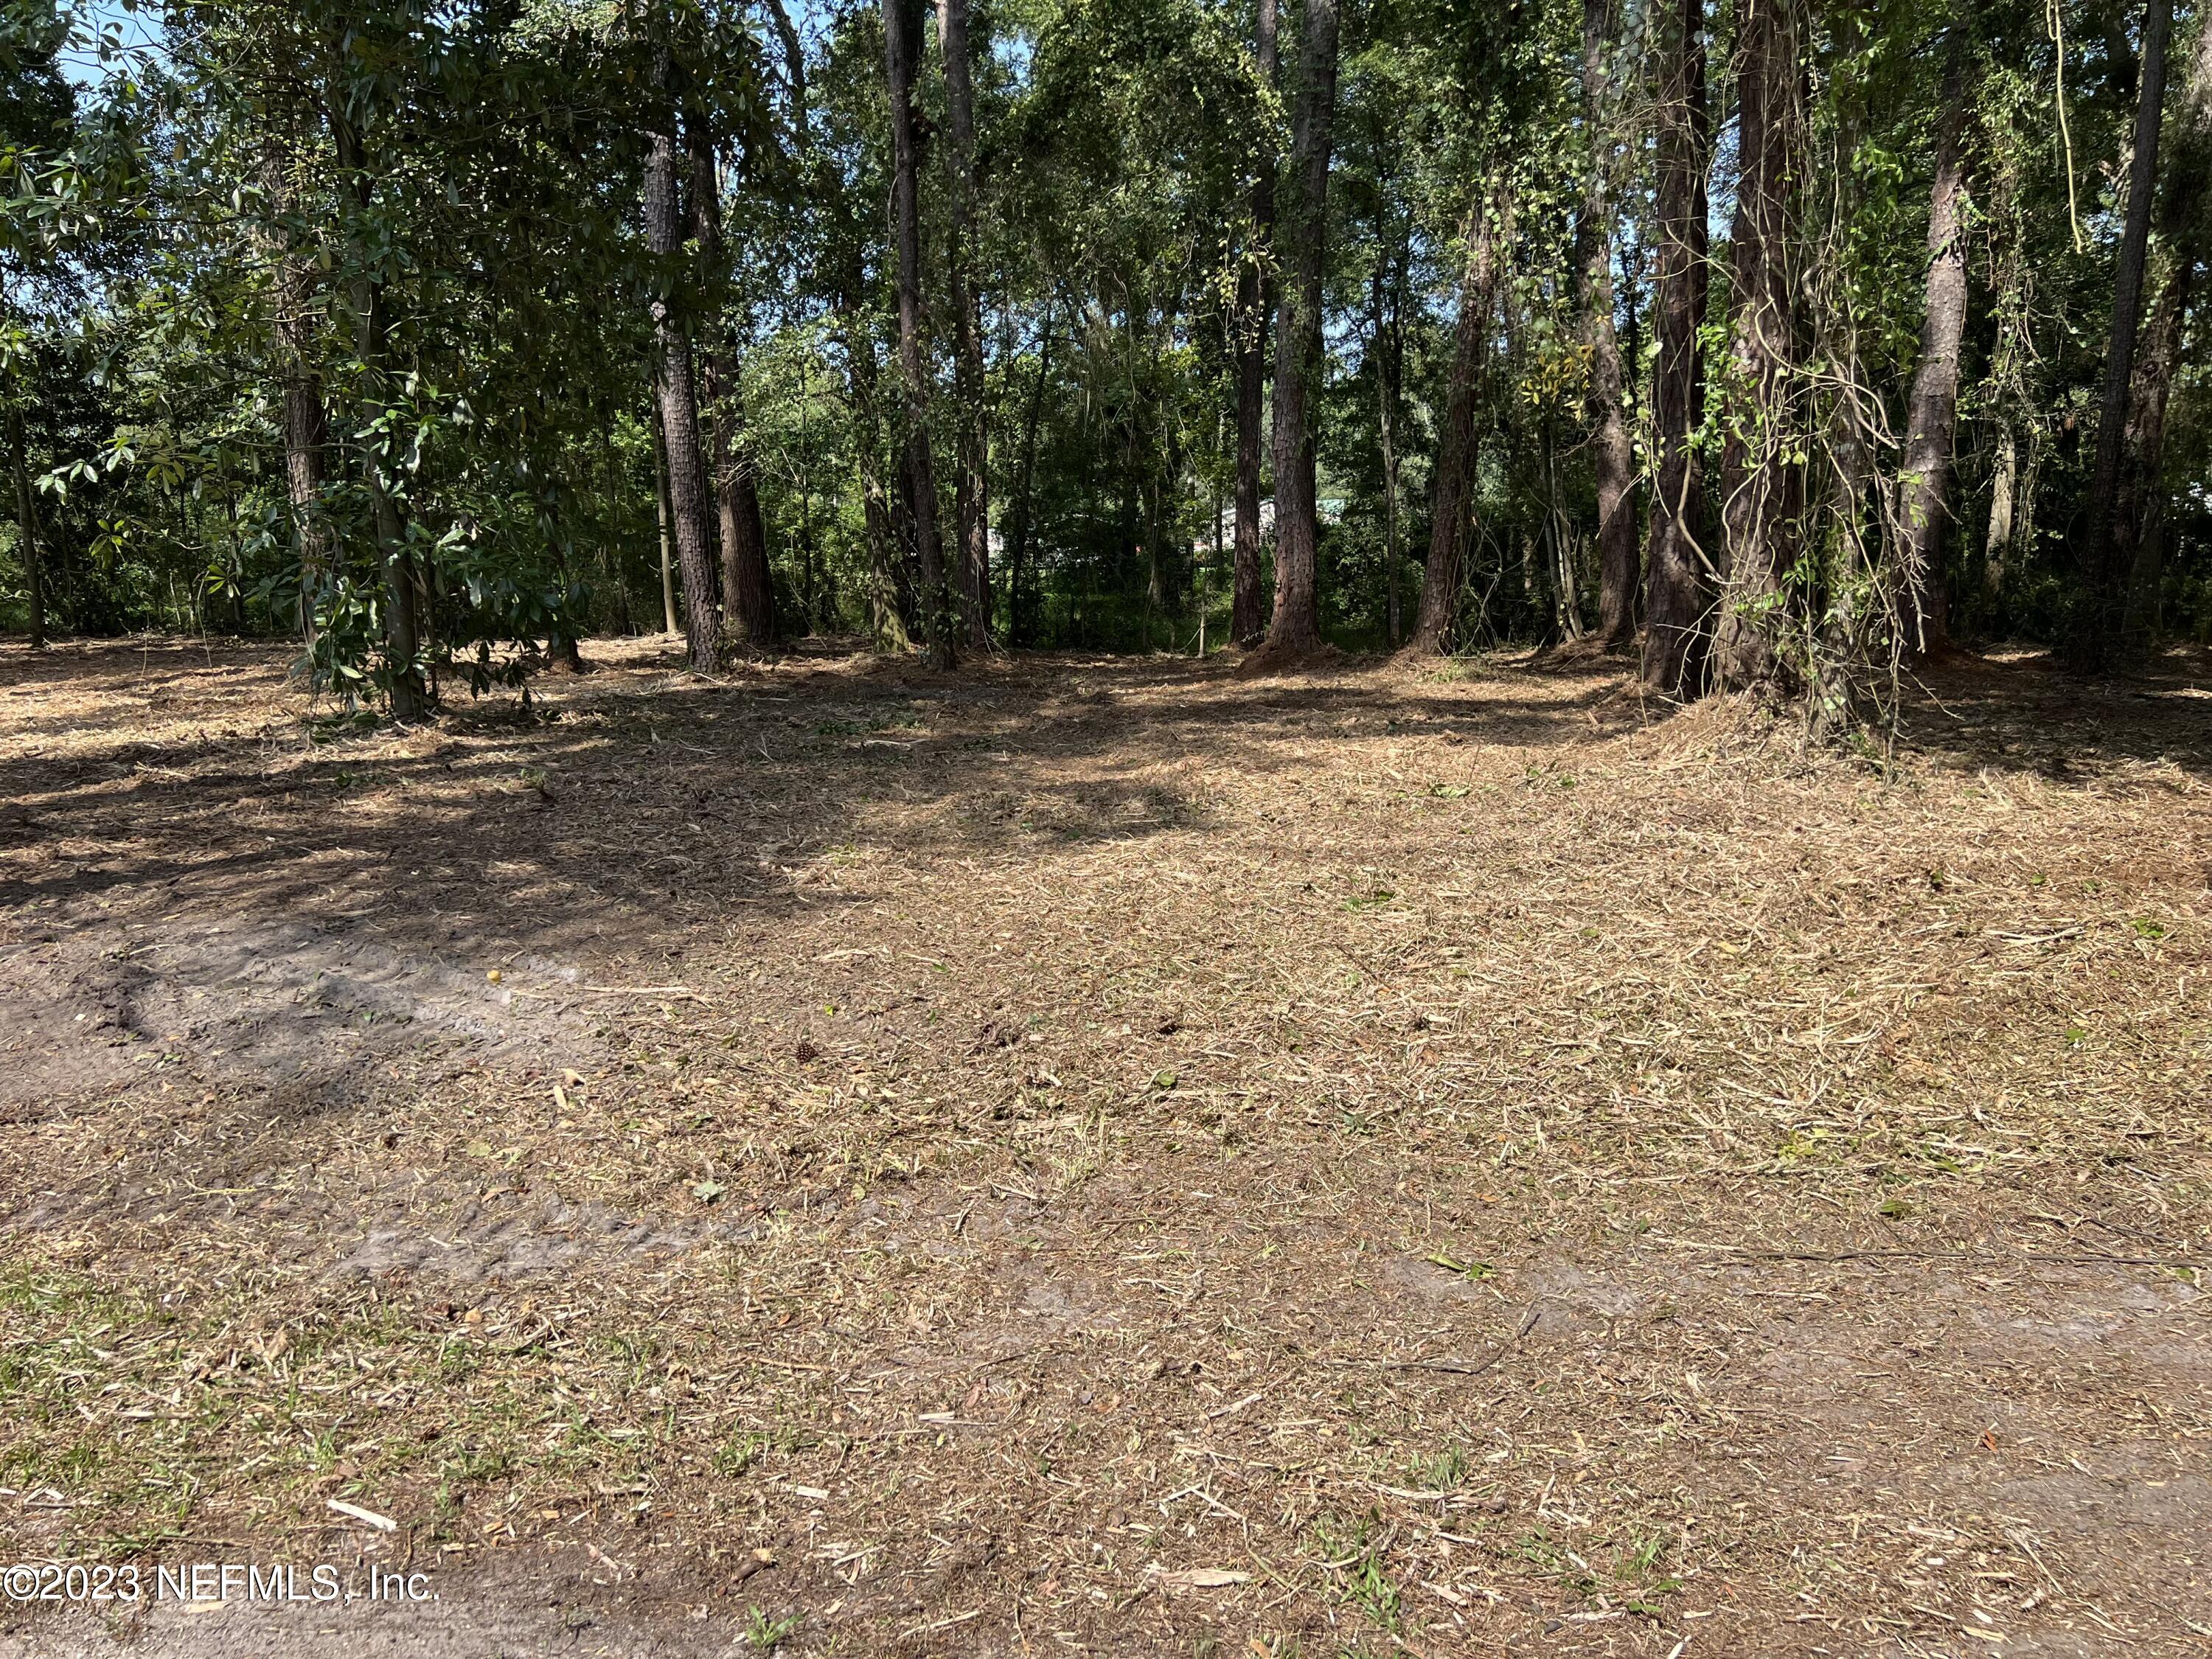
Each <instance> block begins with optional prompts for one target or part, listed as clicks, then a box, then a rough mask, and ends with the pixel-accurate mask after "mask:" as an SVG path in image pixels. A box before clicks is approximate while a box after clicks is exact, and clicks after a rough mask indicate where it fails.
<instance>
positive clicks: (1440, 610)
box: [1406, 172, 1504, 656]
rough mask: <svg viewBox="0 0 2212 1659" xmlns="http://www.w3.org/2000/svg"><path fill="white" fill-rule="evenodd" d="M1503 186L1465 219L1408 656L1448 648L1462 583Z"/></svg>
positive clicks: (1494, 300) (1497, 184) (1494, 187)
mask: <svg viewBox="0 0 2212 1659" xmlns="http://www.w3.org/2000/svg"><path fill="white" fill-rule="evenodd" d="M1503 211H1504V175H1503V173H1502V172H1501V173H1498V175H1497V176H1495V177H1494V178H1493V179H1492V182H1491V184H1490V186H1489V188H1488V189H1486V191H1484V194H1483V199H1481V200H1480V201H1479V202H1477V204H1475V207H1474V211H1473V212H1472V213H1471V214H1470V215H1469V216H1468V219H1469V226H1468V233H1467V236H1466V239H1465V240H1466V245H1467V258H1466V262H1465V264H1464V267H1463V270H1462V276H1461V280H1460V291H1459V321H1458V323H1457V325H1455V328H1454V329H1453V331H1452V359H1451V376H1450V380H1449V383H1448V389H1447V391H1446V393H1445V402H1444V418H1443V426H1442V429H1441V430H1440V432H1439V433H1438V435H1437V461H1436V467H1435V470H1434V471H1433V472H1431V475H1430V477H1431V483H1430V489H1429V557H1428V562H1427V563H1426V564H1425V565H1424V566H1423V567H1422V571H1421V600H1420V605H1419V610H1418V611H1416V612H1415V614H1414V617H1413V637H1412V638H1411V639H1409V640H1408V641H1407V642H1406V649H1407V652H1408V653H1414V654H1421V655H1428V656H1433V655H1435V654H1436V653H1438V652H1441V651H1443V650H1446V649H1448V648H1449V647H1450V645H1451V643H1452V628H1453V624H1454V623H1455V621H1456V619H1457V617H1458V616H1459V602H1460V592H1461V589H1462V587H1463V586H1465V584H1466V568H1467V545H1468V537H1469V535H1470V533H1471V532H1472V530H1473V527H1474V522H1473V521H1474V471H1475V463H1476V461H1477V460H1478V459H1479V433H1478V430H1477V422H1478V419H1479V416H1480V410H1481V407H1482V398H1483V381H1484V374H1485V370H1486V367H1487V365H1488V363H1489V361H1490V355H1491V335H1492V326H1493V324H1494V322H1495V318H1496V311H1497V306H1498V268H1499V259H1498V233H1499V230H1500V228H1501V227H1500V224H1499V220H1500V218H1501V216H1502V215H1503Z"/></svg>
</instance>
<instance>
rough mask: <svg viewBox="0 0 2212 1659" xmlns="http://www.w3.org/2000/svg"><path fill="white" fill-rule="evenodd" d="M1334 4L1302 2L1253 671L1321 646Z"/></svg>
mask: <svg viewBox="0 0 2212 1659" xmlns="http://www.w3.org/2000/svg"><path fill="white" fill-rule="evenodd" d="M1336 44H1337V14H1336V0H1306V3H1305V32H1304V40H1302V41H1301V43H1300V46H1299V52H1298V88H1297V106H1296V109H1295V112H1294V114H1293V116H1292V119H1291V167H1290V181H1291V190H1292V192H1293V196H1292V202H1291V223H1290V225H1289V227H1288V228H1289V230H1290V232H1291V238H1290V240H1291V245H1292V246H1295V247H1296V248H1297V259H1296V263H1295V264H1294V265H1293V266H1292V270H1291V283H1292V286H1291V291H1290V292H1289V293H1288V294H1286V295H1285V296H1284V298H1285V305H1284V307H1283V315H1282V317H1281V319H1279V323H1278V325H1277V327H1276V330H1275V430H1274V444H1273V449H1274V463H1275V611H1274V615H1273V617H1272V618H1271V619H1270V620H1269V622H1268V624H1267V642H1266V643H1265V644H1264V645H1263V646H1261V648H1260V650H1259V652H1258V653H1257V655H1256V656H1255V659H1254V661H1255V665H1259V666H1262V667H1264V666H1267V665H1270V664H1275V663H1283V662H1290V661H1295V660H1296V659H1298V658H1300V657H1304V656H1307V655H1310V653H1313V652H1314V651H1316V650H1318V649H1319V648H1320V646H1321V595H1320V592H1319V589H1318V586H1317V584H1318V580H1319V566H1320V511H1319V503H1318V502H1317V501H1316V499H1315V497H1316V480H1315V476H1314V422H1315V416H1316V410H1315V408H1314V405H1315V404H1316V402H1317V400H1318V395H1319V393H1320V391H1321V380H1322V332H1321V325H1322V316H1321V312H1322V274H1323V270H1324V267H1325V255H1326V251H1327V243H1328V156H1329V138H1330V129H1331V127H1332V125H1333V124H1334V118H1335V114H1336Z"/></svg>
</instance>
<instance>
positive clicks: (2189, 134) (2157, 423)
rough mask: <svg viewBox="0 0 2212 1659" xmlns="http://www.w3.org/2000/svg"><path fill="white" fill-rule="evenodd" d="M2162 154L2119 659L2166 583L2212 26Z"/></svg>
mask: <svg viewBox="0 0 2212 1659" xmlns="http://www.w3.org/2000/svg"><path fill="white" fill-rule="evenodd" d="M2166 154H2167V160H2166V189H2165V192H2164V194H2163V195H2162V196H2161V197H2160V202H2159V227H2158V229H2159V239H2160V243H2161V245H2162V246H2161V248H2160V264H2161V267H2162V272H2163V280H2162V282H2161V283H2160V289H2159V295H2158V298H2157V300H2156V301H2154V302H2153V304H2152V307H2151V319H2150V326H2149V327H2148V329H2147V330H2146V331H2144V335H2143V343H2142V352H2141V354H2140V357H2139V361H2138V362H2137V363H2136V374H2135V385H2134V390H2133V392H2132V394H2131V398H2130V413H2129V417H2128V435H2129V443H2128V454H2127V457H2126V460H2125V462H2124V466H2123V469H2122V473H2121V483H2120V491H2119V495H2118V499H2117V501H2116V502H2115V505H2114V510H2113V520H2112V527H2113V532H2114V535H2115V538H2116V539H2119V540H2121V541H2123V542H2124V541H2126V540H2128V539H2132V542H2133V549H2132V560H2131V568H2130V575H2129V579H2128V586H2127V599H2126V605H2125V611H2124V618H2123V622H2122V626H2121V635H2120V643H2119V649H2120V652H2121V653H2122V656H2123V659H2139V658H2140V657H2142V655H2143V654H2144V653H2146V652H2148V649H2149V647H2150V644H2151V640H2152V636H2153V635H2154V633H2155V631H2156V629H2157V625H2158V608H2159V597H2160V587H2161V586H2162V585H2163V582H2164V579H2165V568H2164V567H2165V556H2166V534H2165V532H2166V484H2165V477H2164V473H2165V461H2166V403H2167V400H2168V398H2170V396H2171V395H2172V390H2173V377H2174V372H2175V370H2176V369H2177V368H2179V362H2180V353H2181V340H2182V336H2183V333H2184V331H2185V329H2186V328H2187V326H2188V322H2189V313H2190V302H2191V299H2192V298H2194V297H2195V294H2196V286H2195V284H2196V278H2197V264H2199V263H2200V262H2201V261H2203V259H2204V258H2206V256H2207V253H2208V252H2212V199H2208V196H2207V185H2208V177H2207V175H2209V174H2212V23H2207V22H2204V21H2200V22H2199V23H2198V24H2197V49H2196V52H2195V53H2194V54H2193V55H2192V57H2191V59H2190V65H2189V74H2188V79H2187V81H2186V82H2185V84H2184V86H2183V88H2182V93H2181V104H2180V107H2179V110H2178V111H2177V112H2176V113H2175V121H2174V131H2173V133H2172V137H2171V140H2170V142H2169V143H2168V145H2167V152H2166ZM2125 550H2126V549H2125V548H2124V547H2123V548H2122V549H2121V551H2125Z"/></svg>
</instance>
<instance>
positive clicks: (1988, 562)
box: [1982, 426, 2020, 599]
mask: <svg viewBox="0 0 2212 1659" xmlns="http://www.w3.org/2000/svg"><path fill="white" fill-rule="evenodd" d="M2019 476H2020V444H2019V441H2018V440H2017V439H2015V437H2014V436H2013V430H2012V428H2011V427H2010V426H2007V427H2006V428H2004V429H2003V430H2002V431H2001V432H2000V433H1998V435H1997V461H1996V475H1995V476H1994V477H1992V478H1991V479H1990V528H1989V534H1988V535H1987V536H1986V537H1985V538H1984V540H1983V543H1982V587H1983V591H1984V592H1986V593H1987V594H1988V595H1989V596H1990V598H1991V599H1995V598H1996V596H1997V595H1998V594H1999V593H2000V592H2002V591H2003V588H2004V574H2005V557H2006V556H2007V555H2008V554H2009V553H2010V552H2011V551H2012V514H2013V498H2014V496H2015V495H2016V494H2017V493H2018V489H2019V483H2018V479H2019Z"/></svg>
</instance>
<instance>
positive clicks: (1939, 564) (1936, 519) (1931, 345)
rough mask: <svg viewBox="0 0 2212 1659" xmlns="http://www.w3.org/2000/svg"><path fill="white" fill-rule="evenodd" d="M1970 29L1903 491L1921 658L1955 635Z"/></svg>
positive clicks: (1942, 150) (1940, 196)
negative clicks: (1950, 571)
mask: <svg viewBox="0 0 2212 1659" xmlns="http://www.w3.org/2000/svg"><path fill="white" fill-rule="evenodd" d="M1942 95H1943V110H1942V126H1941V128H1940V130H1939V131H1940V134H1941V136H1940V137H1938V139H1937V141H1936V182H1935V186H1934V188H1933V189H1932V190H1931V191H1930V192H1929V201H1928V299H1927V305H1926V307H1925V308H1924V310H1923V312H1922V314H1921V323H1920V367H1919V368H1918V370H1917V373H1915V374H1914V375H1913V378H1912V400H1911V408H1910V413H1909V416H1908V417H1907V420H1906V425H1905V465H1904V468H1903V470H1902V471H1901V473H1900V475H1899V479H1898V491H1897V510H1898V517H1899V521H1900V525H1901V528H1902V532H1903V534H1904V536H1905V575H1906V581H1907V588H1906V594H1907V599H1908V601H1909V602H1910V605H1911V609H1910V611H1908V617H1909V619H1910V622H1911V633H1910V636H1909V638H1908V641H1907V643H1908V644H1909V645H1910V647H1911V648H1912V649H1914V650H1916V651H1921V652H1932V651H1936V650H1939V649H1941V648H1942V647H1943V646H1944V645H1945V644H1946V643H1948V641H1949V637H1950V610H1951V607H1950V588H1949V584H1948V578H1947V576H1946V574H1945V572H1944V568H1943V566H1944V532H1945V529H1946V527H1947V526H1948V524H1949V522H1950V518H1951V507H1950V488H1951V453H1952V446H1953V444H1954V440H1955V436H1956V434H1957V431H1958V425H1959V342H1960V339H1961V338H1962V337H1964V335H1965V333H1966V238H1965V235H1964V224H1963V215H1964V209H1965V205H1966V161H1965V156H1964V154H1963V151H1962V148H1961V146H1960V129H1961V128H1962V126H1963V125H1964V124H1965V120H1966V30H1965V28H1964V27H1962V26H1960V25H1959V24H1955V23H1954V25H1953V26H1952V34H1951V40H1950V44H1949V46H1948V48H1947V56H1946V59H1945V63H1944V69H1943V94H1942Z"/></svg>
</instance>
